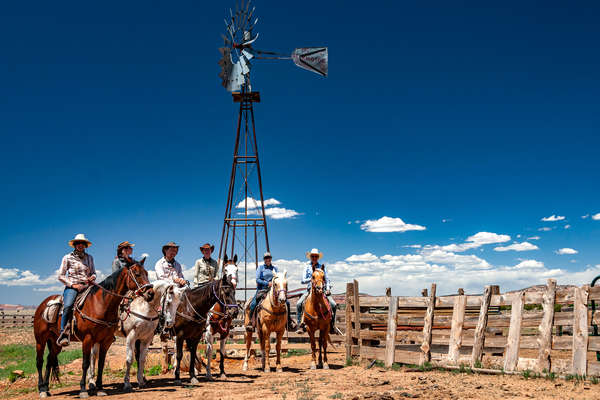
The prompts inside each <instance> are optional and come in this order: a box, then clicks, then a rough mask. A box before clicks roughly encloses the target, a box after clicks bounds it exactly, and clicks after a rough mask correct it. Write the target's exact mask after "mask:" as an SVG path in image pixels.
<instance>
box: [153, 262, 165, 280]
mask: <svg viewBox="0 0 600 400" xmlns="http://www.w3.org/2000/svg"><path fill="white" fill-rule="evenodd" d="M154 271H156V279H159V280H161V279H162V280H165V270H164V268H163V265H162V258H161V259H160V260H158V261H157V262H156V264H155V265H154Z"/></svg>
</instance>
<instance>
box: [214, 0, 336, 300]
mask: <svg viewBox="0 0 600 400" xmlns="http://www.w3.org/2000/svg"><path fill="white" fill-rule="evenodd" d="M255 9H256V8H255V7H253V6H252V5H251V1H250V0H248V1H247V2H244V0H242V2H241V3H240V4H237V5H236V7H235V10H231V9H229V20H227V19H225V27H226V34H225V35H221V36H222V37H223V40H224V42H225V45H224V46H223V47H221V48H219V51H220V52H221V55H222V58H221V60H220V61H219V65H220V66H221V73H220V74H219V76H220V77H221V78H222V80H223V82H222V84H223V86H224V87H225V88H226V89H227V90H228V91H230V92H231V93H232V95H233V101H234V103H240V108H239V114H238V119H237V129H236V136H235V146H234V149H233V164H232V167H231V177H230V180H229V191H228V194H227V205H226V207H225V218H224V220H223V230H222V233H221V244H220V246H219V259H222V257H223V256H225V255H226V254H228V255H229V256H230V257H232V256H233V255H234V254H236V252H237V254H238V255H239V256H240V259H239V260H240V262H243V265H244V276H247V267H248V264H249V263H250V264H254V265H255V267H256V268H257V267H258V262H259V246H260V245H261V244H260V242H261V241H262V240H263V238H264V249H266V251H270V246H269V235H268V233H267V218H266V217H267V215H266V214H265V199H264V195H263V186H262V178H261V174H260V162H259V159H258V142H257V140H256V130H255V125H254V106H253V104H254V103H258V102H260V93H259V92H257V91H253V90H252V86H251V84H250V68H251V66H250V60H252V59H263V60H290V59H291V60H293V62H294V63H295V64H296V65H297V66H299V67H301V68H304V69H307V70H309V71H313V72H315V73H318V74H319V75H322V76H327V62H328V59H327V47H304V48H297V49H295V50H294V51H293V52H292V54H291V55H283V54H279V53H275V52H270V51H260V50H257V49H255V48H253V44H254V43H255V42H256V39H258V33H256V34H255V33H254V28H255V26H256V24H257V22H258V17H256V15H255V14H254V12H255ZM238 246H239V247H238ZM236 249H237V250H236ZM244 287H245V288H247V287H248V282H247V278H244ZM244 298H246V295H244Z"/></svg>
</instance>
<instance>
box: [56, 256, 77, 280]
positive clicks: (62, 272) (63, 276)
mask: <svg viewBox="0 0 600 400" xmlns="http://www.w3.org/2000/svg"><path fill="white" fill-rule="evenodd" d="M68 270H69V260H68V258H67V256H64V257H63V259H62V262H61V263H60V268H59V269H58V280H59V281H60V282H62V283H64V284H65V285H66V286H68V287H71V285H73V282H72V281H71V279H70V278H69V277H68V276H67V271H68Z"/></svg>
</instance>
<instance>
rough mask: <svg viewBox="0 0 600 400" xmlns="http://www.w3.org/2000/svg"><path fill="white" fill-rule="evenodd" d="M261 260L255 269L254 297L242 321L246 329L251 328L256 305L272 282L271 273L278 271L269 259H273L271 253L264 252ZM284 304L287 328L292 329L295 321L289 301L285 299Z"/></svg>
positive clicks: (250, 329)
mask: <svg viewBox="0 0 600 400" xmlns="http://www.w3.org/2000/svg"><path fill="white" fill-rule="evenodd" d="M263 260H264V262H265V263H264V264H263V265H261V266H260V267H258V269H257V270H256V293H255V294H254V297H253V298H252V301H251V302H250V307H248V309H247V310H246V313H245V321H244V322H245V325H246V329H247V330H249V331H252V330H253V327H252V319H253V317H254V311H255V310H256V306H257V305H258V303H259V302H260V301H261V300H262V299H263V298H264V297H265V296H266V295H267V293H268V292H269V289H270V288H271V286H272V284H273V283H272V282H271V281H272V280H273V273H275V272H279V270H278V269H277V267H276V266H274V265H273V264H271V261H272V260H273V257H272V256H271V253H269V252H266V253H265V254H264V256H263ZM286 305H287V309H288V312H287V317H288V322H287V324H288V329H290V330H292V329H295V323H294V321H293V320H292V317H291V315H290V302H289V301H286Z"/></svg>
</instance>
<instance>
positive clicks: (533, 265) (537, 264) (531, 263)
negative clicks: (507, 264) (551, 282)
mask: <svg viewBox="0 0 600 400" xmlns="http://www.w3.org/2000/svg"><path fill="white" fill-rule="evenodd" d="M513 268H514V269H538V268H544V263H543V262H541V261H537V260H523V261H521V262H520V263H518V264H517V265H515V266H514V267H513Z"/></svg>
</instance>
